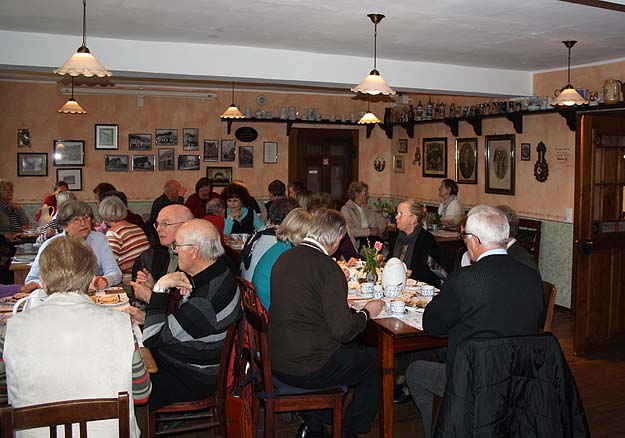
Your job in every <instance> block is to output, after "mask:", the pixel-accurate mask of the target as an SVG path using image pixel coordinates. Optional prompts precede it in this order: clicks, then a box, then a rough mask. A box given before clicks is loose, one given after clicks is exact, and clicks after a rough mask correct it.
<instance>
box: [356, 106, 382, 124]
mask: <svg viewBox="0 0 625 438" xmlns="http://www.w3.org/2000/svg"><path fill="white" fill-rule="evenodd" d="M374 123H380V119H378V118H377V116H376V115H375V114H373V113H372V112H371V111H370V110H369V102H368V101H367V111H366V112H365V113H364V114H363V115H362V117H361V118H360V120H358V124H359V125H370V124H374Z"/></svg>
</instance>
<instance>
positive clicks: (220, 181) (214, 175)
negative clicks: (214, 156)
mask: <svg viewBox="0 0 625 438" xmlns="http://www.w3.org/2000/svg"><path fill="white" fill-rule="evenodd" d="M206 177H207V178H208V179H210V180H211V181H212V182H213V186H214V187H224V186H227V185H228V184H230V183H231V182H232V167H217V166H207V167H206Z"/></svg>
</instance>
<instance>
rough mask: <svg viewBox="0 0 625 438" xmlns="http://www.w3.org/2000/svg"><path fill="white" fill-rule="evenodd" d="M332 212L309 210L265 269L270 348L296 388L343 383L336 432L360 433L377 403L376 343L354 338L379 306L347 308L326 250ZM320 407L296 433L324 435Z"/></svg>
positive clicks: (333, 233)
mask: <svg viewBox="0 0 625 438" xmlns="http://www.w3.org/2000/svg"><path fill="white" fill-rule="evenodd" d="M345 230H346V225H345V219H343V216H341V214H340V213H339V212H338V211H335V210H328V209H323V208H322V209H320V210H318V211H317V212H316V213H315V216H314V218H313V221H312V224H311V226H310V228H309V229H308V232H307V234H306V236H307V237H306V238H305V239H304V240H303V241H302V243H301V244H300V245H299V246H296V247H294V248H292V249H290V250H288V251H286V252H285V253H284V254H282V255H281V256H280V258H278V260H277V261H276V263H275V265H274V266H273V269H272V271H271V308H270V311H269V347H270V348H269V349H270V352H271V362H272V366H273V371H274V374H275V375H276V376H277V377H278V378H279V379H280V380H283V381H285V382H286V383H289V384H291V385H295V386H299V387H302V388H310V389H317V388H327V387H331V386H341V385H349V386H353V387H354V396H353V398H352V401H351V404H350V406H349V408H347V410H346V412H345V418H344V420H343V430H342V433H343V437H353V436H356V435H357V434H365V433H367V432H369V430H370V428H371V421H372V420H373V418H374V417H375V415H376V412H377V409H378V379H379V376H378V367H377V352H376V349H375V348H371V347H366V346H364V345H361V344H359V343H358V342H355V341H354V339H355V338H356V336H357V335H358V334H359V333H360V332H362V331H363V330H364V328H365V324H366V323H367V320H368V319H369V318H370V317H372V316H376V315H377V314H378V313H379V312H380V310H381V309H382V306H383V305H384V304H383V302H382V301H380V300H372V301H369V302H368V303H367V304H366V305H365V306H364V308H363V309H362V310H361V311H359V312H356V313H352V312H351V311H350V310H349V307H348V306H347V281H346V279H345V274H344V273H343V271H342V270H341V268H340V267H339V266H338V265H337V264H336V263H335V262H334V261H333V260H332V258H330V256H329V255H328V254H332V253H334V252H335V251H336V249H337V248H338V246H339V244H340V243H341V239H342V238H343V236H344V235H345ZM324 420H326V419H324V418H322V417H321V416H320V415H319V413H315V412H314V411H311V412H307V413H306V414H305V424H304V425H303V426H302V428H300V432H299V436H305V437H307V438H311V437H314V436H324V433H325V429H324V426H323V421H324Z"/></svg>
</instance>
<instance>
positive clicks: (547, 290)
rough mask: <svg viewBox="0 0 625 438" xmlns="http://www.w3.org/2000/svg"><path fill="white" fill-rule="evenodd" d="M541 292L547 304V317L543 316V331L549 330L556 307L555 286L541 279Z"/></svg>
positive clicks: (556, 291)
mask: <svg viewBox="0 0 625 438" xmlns="http://www.w3.org/2000/svg"><path fill="white" fill-rule="evenodd" d="M543 293H544V300H545V305H546V306H547V317H546V318H545V325H544V327H543V333H544V332H550V331H551V324H552V323H553V312H554V310H555V307H556V294H557V293H558V290H557V289H556V287H555V286H554V285H553V284H552V283H549V282H548V281H543Z"/></svg>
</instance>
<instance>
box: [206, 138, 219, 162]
mask: <svg viewBox="0 0 625 438" xmlns="http://www.w3.org/2000/svg"><path fill="white" fill-rule="evenodd" d="M203 160H204V161H219V140H204V157H203Z"/></svg>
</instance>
